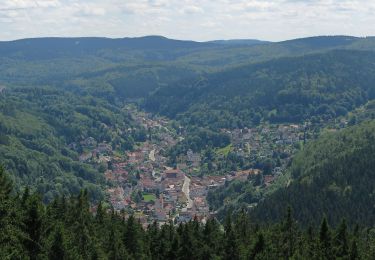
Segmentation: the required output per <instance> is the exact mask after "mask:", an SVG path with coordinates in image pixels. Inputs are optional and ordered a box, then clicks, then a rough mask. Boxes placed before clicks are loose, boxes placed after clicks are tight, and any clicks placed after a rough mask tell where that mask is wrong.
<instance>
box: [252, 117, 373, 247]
mask: <svg viewBox="0 0 375 260" xmlns="http://www.w3.org/2000/svg"><path fill="white" fill-rule="evenodd" d="M374 169H375V121H374V120H372V121H368V122H364V123H362V124H360V125H358V126H354V127H350V128H348V129H345V130H342V131H339V132H338V133H327V134H324V135H323V136H322V137H321V138H319V139H318V140H317V141H314V142H311V143H309V144H307V145H306V147H305V148H304V150H303V151H301V152H300V153H299V154H298V155H296V156H295V157H294V160H293V164H292V166H291V169H290V171H291V173H292V176H293V178H294V180H293V182H292V183H291V184H290V185H289V186H288V187H286V188H282V189H280V190H277V191H276V192H275V193H274V194H272V195H270V196H269V197H267V198H266V199H265V200H264V201H263V202H262V203H260V204H259V205H258V207H256V208H255V210H254V211H253V212H251V214H252V215H253V217H255V218H256V219H258V220H263V221H264V220H267V221H275V220H277V219H279V220H280V219H281V218H282V214H281V213H280V212H282V209H283V208H286V207H287V205H291V206H292V208H293V209H294V210H295V217H296V219H297V220H298V222H300V223H304V224H308V223H315V224H317V221H318V220H320V219H322V217H323V216H324V215H326V216H327V219H328V221H329V222H330V223H333V224H335V225H338V224H339V223H340V221H341V219H342V218H345V219H346V221H347V223H348V225H349V226H353V225H354V224H355V223H361V224H362V225H370V226H372V225H374V224H375V219H374V209H373V207H371V206H370V205H373V194H374V181H375V171H374ZM342 225H343V226H342V227H341V231H340V232H339V233H338V234H337V236H339V237H340V238H339V239H340V240H341V242H340V243H341V246H340V247H341V252H342V253H344V252H345V251H346V249H345V247H346V246H347V245H345V243H346V244H347V242H345V238H344V237H345V235H344V234H345V230H344V226H345V224H342ZM342 243H344V244H342ZM342 247H344V248H342Z"/></svg>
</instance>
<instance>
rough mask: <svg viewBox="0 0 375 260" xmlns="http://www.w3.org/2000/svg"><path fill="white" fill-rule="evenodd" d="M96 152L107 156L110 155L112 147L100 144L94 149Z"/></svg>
mask: <svg viewBox="0 0 375 260" xmlns="http://www.w3.org/2000/svg"><path fill="white" fill-rule="evenodd" d="M96 150H97V151H98V152H99V153H102V154H103V153H107V154H110V153H112V147H111V146H110V145H109V144H107V143H100V144H99V145H98V147H97V148H96Z"/></svg>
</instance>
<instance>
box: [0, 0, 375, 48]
mask: <svg viewBox="0 0 375 260" xmlns="http://www.w3.org/2000/svg"><path fill="white" fill-rule="evenodd" d="M374 23H375V2H372V1H364V0H340V1H339V0H328V1H323V0H262V1H261V0H238V1H234V0H217V1H208V0H202V1H199V2H198V1H192V0H182V1H176V0H138V1H133V0H129V1H120V0H108V1H100V0H91V1H88V0H80V1H78V0H4V2H3V3H2V6H1V7H0V40H1V41H9V40H16V39H25V38H40V37H89V36H92V35H94V36H100V37H108V38H122V37H124V36H126V37H140V36H144V35H163V36H165V37H168V38H171V39H180V40H194V41H200V42H202V41H210V40H227V39H259V40H264V41H273V42H275V41H276V42H277V41H284V40H289V39H296V38H305V37H311V36H317V35H352V36H356V37H365V36H368V35H375V29H374V27H373V26H372V25H373V24H374Z"/></svg>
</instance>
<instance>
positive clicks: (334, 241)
mask: <svg viewBox="0 0 375 260" xmlns="http://www.w3.org/2000/svg"><path fill="white" fill-rule="evenodd" d="M92 209H93V208H92V207H90V204H89V198H88V195H87V192H86V191H82V192H81V193H80V194H79V195H78V196H76V197H70V198H66V197H61V198H56V199H55V200H54V201H53V202H52V203H50V204H49V205H48V206H45V205H44V204H43V203H42V201H41V199H40V196H39V195H38V194H36V193H30V191H29V190H28V189H26V190H25V191H24V192H23V193H22V195H20V194H14V192H12V184H11V182H10V181H9V179H8V178H7V176H6V174H5V172H4V170H3V169H0V212H1V214H0V223H1V225H0V258H1V259H189V260H190V259H280V258H283V259H333V258H336V259H353V260H354V259H372V257H373V256H374V255H375V247H374V245H375V232H374V230H372V229H362V228H361V227H359V226H355V227H353V228H350V227H348V225H347V224H346V221H345V220H344V219H343V220H342V221H341V222H340V224H339V225H337V226H335V227H331V226H330V225H329V222H328V221H327V219H326V218H323V219H322V221H321V224H320V225H317V226H312V227H310V228H307V229H306V228H301V227H299V224H298V223H297V222H296V220H295V219H294V218H293V212H292V211H291V210H290V209H285V210H284V211H283V212H284V214H285V216H284V218H283V219H282V220H281V221H280V222H279V223H277V224H274V225H258V224H256V222H253V221H252V220H251V219H249V218H248V216H247V215H246V213H245V212H242V213H240V214H238V215H234V216H231V215H228V216H227V218H226V221H225V223H224V225H223V226H222V225H220V224H219V223H218V222H217V221H216V220H215V219H210V220H208V221H207V223H206V224H201V223H199V222H198V221H197V220H192V221H190V222H188V223H186V224H180V225H179V226H174V225H173V223H169V224H166V225H163V226H162V227H158V225H156V224H152V225H150V226H149V227H148V228H147V229H143V228H142V226H141V225H140V223H139V222H138V221H137V219H136V218H134V216H128V217H126V218H124V215H122V214H119V213H116V212H114V211H113V210H110V209H109V210H108V209H105V208H103V206H102V204H101V203H100V204H99V205H98V206H97V207H96V209H95V213H94V214H93V213H92Z"/></svg>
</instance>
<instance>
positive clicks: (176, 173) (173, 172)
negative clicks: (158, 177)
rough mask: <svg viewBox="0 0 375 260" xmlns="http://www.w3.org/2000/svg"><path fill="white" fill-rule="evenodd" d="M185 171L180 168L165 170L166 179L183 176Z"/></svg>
mask: <svg viewBox="0 0 375 260" xmlns="http://www.w3.org/2000/svg"><path fill="white" fill-rule="evenodd" d="M183 175H184V173H183V172H181V170H180V169H170V170H166V171H165V172H164V176H165V178H166V179H177V178H181V177H183Z"/></svg>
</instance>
